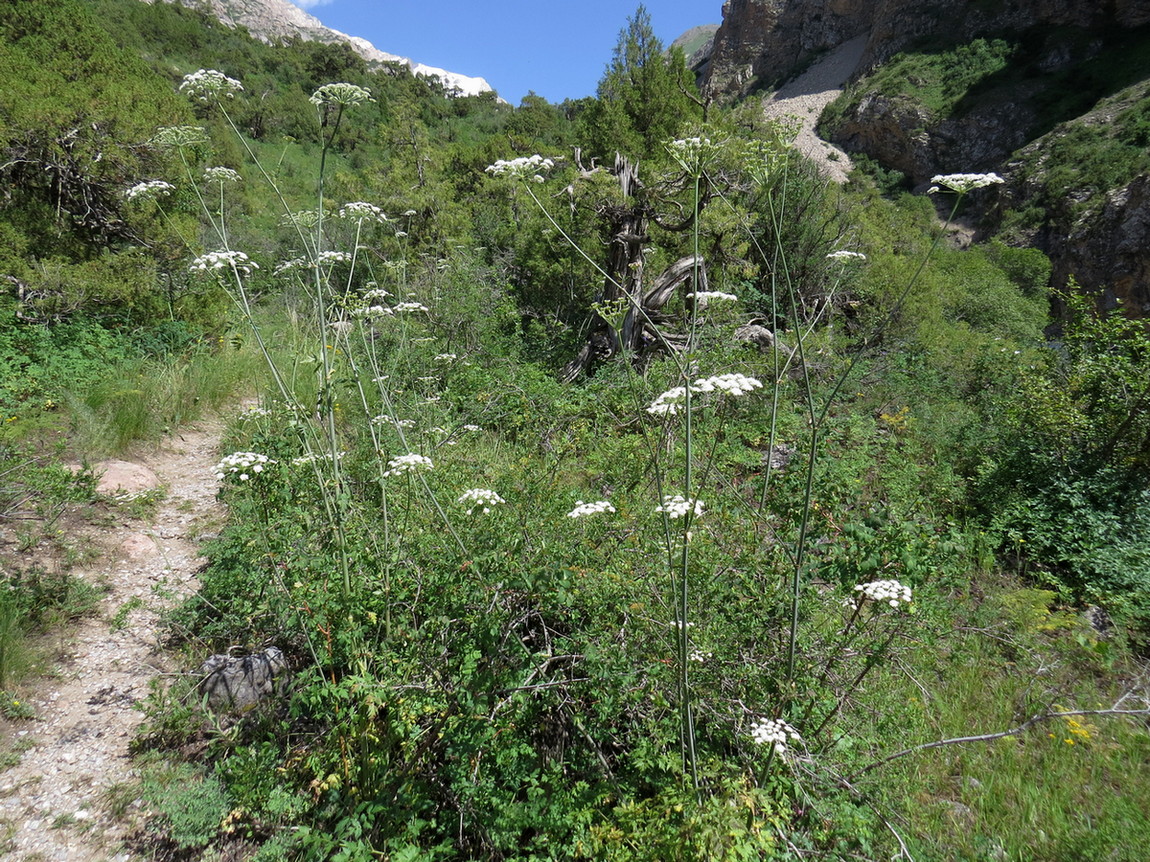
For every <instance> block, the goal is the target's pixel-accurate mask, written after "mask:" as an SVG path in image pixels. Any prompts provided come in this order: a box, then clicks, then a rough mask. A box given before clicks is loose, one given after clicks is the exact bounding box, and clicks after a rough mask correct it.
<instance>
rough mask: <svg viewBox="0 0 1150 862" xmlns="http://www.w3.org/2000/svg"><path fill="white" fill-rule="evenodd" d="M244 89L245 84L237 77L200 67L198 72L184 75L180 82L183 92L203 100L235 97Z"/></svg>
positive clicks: (209, 100) (210, 100)
mask: <svg viewBox="0 0 1150 862" xmlns="http://www.w3.org/2000/svg"><path fill="white" fill-rule="evenodd" d="M243 89H244V85H243V84H241V83H240V82H239V81H237V80H236V79H235V78H229V77H228V76H227V75H225V74H224V73H223V72H219V71H217V70H215V69H200V70H199V71H198V72H192V74H190V75H184V80H183V83H181V84H180V92H181V93H187V94H188V95H189V96H191V97H192V98H193V99H198V100H199V101H201V102H212V101H215V100H217V99H233V98H235V95H236V93H239V92H242V91H243Z"/></svg>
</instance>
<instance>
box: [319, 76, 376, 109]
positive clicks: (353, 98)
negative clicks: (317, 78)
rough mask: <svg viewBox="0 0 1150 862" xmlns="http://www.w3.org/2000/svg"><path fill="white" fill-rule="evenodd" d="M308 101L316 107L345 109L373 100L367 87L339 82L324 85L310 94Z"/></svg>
mask: <svg viewBox="0 0 1150 862" xmlns="http://www.w3.org/2000/svg"><path fill="white" fill-rule="evenodd" d="M308 101H309V102H311V103H312V104H313V105H315V106H316V107H323V106H324V105H342V106H343V107H345V108H350V107H352V106H353V105H359V104H361V103H363V102H374V101H375V99H373V98H372V97H371V90H369V89H367V87H360V86H358V85H357V84H348V83H344V82H340V83H338V84H324V85H323V86H322V87H320V88H319V89H318V90H316V91H315V92H314V93H312V94H311V98H310V99H308Z"/></svg>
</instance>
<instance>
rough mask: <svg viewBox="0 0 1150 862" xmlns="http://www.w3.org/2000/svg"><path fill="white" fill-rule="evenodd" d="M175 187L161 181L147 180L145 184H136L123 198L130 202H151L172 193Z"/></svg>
mask: <svg viewBox="0 0 1150 862" xmlns="http://www.w3.org/2000/svg"><path fill="white" fill-rule="evenodd" d="M173 189H175V186H174V185H172V184H171V183H166V182H164V181H163V180H147V181H146V182H142V183H136V184H135V185H134V186H132V187H131V188H130V189H128V190H127V191H126V192H124V197H125V198H127V199H128V200H130V201H134V200H136V199H138V198H139V199H142V200H146V201H148V200H153V199H155V198H158V197H167V196H168V195H170V194H171V193H172V190H173Z"/></svg>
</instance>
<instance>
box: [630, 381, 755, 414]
mask: <svg viewBox="0 0 1150 862" xmlns="http://www.w3.org/2000/svg"><path fill="white" fill-rule="evenodd" d="M762 387H763V384H762V382H761V381H759V380H757V379H755V378H754V377H747V376H746V375H745V374H738V373H732V374H717V375H715V376H713V377H700V378H699V379H698V380H696V381H695V382H694V383H692V384H691V391H692V392H697V393H707V392H722V393H725V394H727V395H733V396H739V395H746V394H747V393H748V392H754V391H755V390H756V389H762ZM686 402H687V387H686V386H676V387H675V388H674V389H668V390H667V391H666V392H664V393H663V394H662V395H660V396H659V397H658V398H656V399H655V400H654V402H652V404H651V406H650V407H648V408H647V412H648V413H651V414H653V415H655V416H674V415H675V414H676V413H678V412H679V411H680V410H682V409H683V408H684V407H686V406H687V403H686Z"/></svg>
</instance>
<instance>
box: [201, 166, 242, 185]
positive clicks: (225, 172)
mask: <svg viewBox="0 0 1150 862" xmlns="http://www.w3.org/2000/svg"><path fill="white" fill-rule="evenodd" d="M204 179H205V180H207V181H208V182H209V183H238V182H239V181H240V175H239V173H238V172H236V171H233V170H232V169H231V168H221V167H215V168H208V169H207V170H205V171H204Z"/></svg>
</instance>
